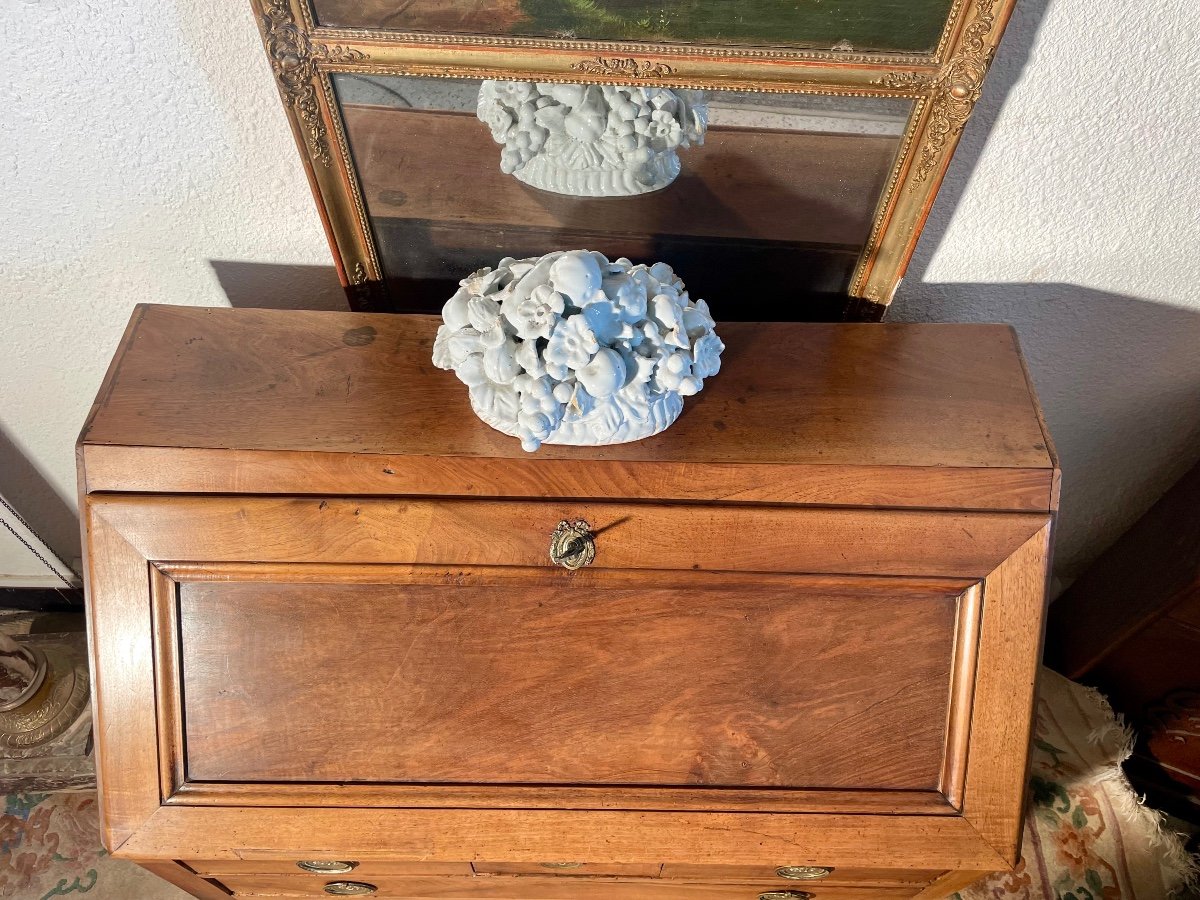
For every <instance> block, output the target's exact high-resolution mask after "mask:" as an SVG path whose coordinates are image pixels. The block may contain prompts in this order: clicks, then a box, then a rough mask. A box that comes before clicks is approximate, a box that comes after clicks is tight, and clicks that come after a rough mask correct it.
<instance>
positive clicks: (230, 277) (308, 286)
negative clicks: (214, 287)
mask: <svg viewBox="0 0 1200 900" xmlns="http://www.w3.org/2000/svg"><path fill="white" fill-rule="evenodd" d="M209 265H211V266H212V268H213V272H214V273H216V276H217V281H218V282H220V284H221V290H223V291H224V292H225V296H226V297H228V298H229V305H230V306H233V307H234V308H236V309H318V310H335V311H338V312H346V311H348V310H349V309H350V305H349V304H348V303H347V302H346V293H345V291H343V290H342V285H341V283H340V282H339V281H338V277H337V270H336V269H334V267H333V266H290V265H279V264H275V263H253V262H239V261H237V260H228V259H211V260H209Z"/></svg>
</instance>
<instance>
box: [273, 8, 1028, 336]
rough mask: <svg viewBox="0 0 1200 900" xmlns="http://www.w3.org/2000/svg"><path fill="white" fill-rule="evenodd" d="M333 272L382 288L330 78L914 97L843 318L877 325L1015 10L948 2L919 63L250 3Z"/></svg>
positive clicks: (363, 290) (907, 57) (912, 58)
mask: <svg viewBox="0 0 1200 900" xmlns="http://www.w3.org/2000/svg"><path fill="white" fill-rule="evenodd" d="M251 4H252V7H253V9H254V13H255V16H256V18H257V20H258V24H259V29H260V31H261V33H262V38H263V44H264V46H265V47H266V50H267V55H268V57H269V59H270V63H271V68H272V71H273V72H274V74H275V79H276V84H277V86H278V88H279V93H280V97H281V98H282V100H283V104H284V107H285V109H286V111H287V115H288V119H289V121H290V123H291V127H292V131H293V133H294V135H295V138H296V143H297V145H298V147H299V149H300V152H301V156H302V157H303V161H304V166H305V170H306V172H307V175H308V179H309V182H310V184H311V186H312V189H313V193H314V196H315V198H316V200H317V206H318V209H319V212H320V215H321V219H322V222H323V224H324V226H325V231H326V235H327V237H328V239H329V243H330V247H331V249H332V250H333V255H334V259H335V263H336V266H337V270H338V275H339V277H340V278H341V280H342V284H343V285H344V286H345V287H346V289H347V291H349V292H351V294H352V295H354V294H357V295H358V297H359V298H360V299H361V300H362V301H364V302H363V303H362V305H363V306H364V307H366V306H369V303H368V302H366V301H367V300H368V298H369V297H370V296H371V293H372V290H373V288H374V287H375V286H377V285H378V284H379V282H380V281H381V280H382V277H383V276H382V271H381V267H380V264H379V258H378V255H377V253H376V250H375V245H374V240H373V237H372V234H371V229H370V225H369V223H368V220H367V213H366V207H365V205H364V203H363V198H362V195H361V191H360V189H359V184H358V179H357V176H356V173H355V171H354V166H353V162H352V161H351V158H350V150H349V145H348V143H347V140H346V132H345V126H344V124H343V122H342V117H341V115H340V113H339V111H338V107H337V104H336V102H335V99H334V93H333V85H332V80H331V76H332V75H333V74H334V73H338V72H349V73H360V74H381V75H382V74H387V75H421V76H427V77H441V78H520V79H535V80H539V81H564V82H570V81H574V82H605V81H610V82H613V81H615V82H622V83H628V82H631V81H633V82H637V81H646V82H652V83H654V84H659V85H662V86H664V87H681V88H697V89H715V88H725V89H753V90H761V91H772V92H784V93H809V94H830V95H838V96H857V97H896V98H903V99H910V100H912V101H913V107H912V112H911V114H910V115H909V119H908V122H907V125H906V127H905V129H904V133H903V136H902V139H901V144H900V149H899V152H898V153H897V155H896V160H895V163H894V164H893V167H892V171H891V174H890V176H889V178H888V180H887V182H886V185H885V187H884V190H883V193H882V195H881V196H880V198H879V202H878V205H877V207H876V211H875V217H874V222H873V225H872V228H871V233H870V236H869V238H868V240H867V243H866V246H865V247H864V249H863V252H862V254H861V255H860V257H859V260H858V263H857V265H856V266H855V269H854V273H853V275H852V278H851V282H850V287H849V292H848V293H849V296H848V298H847V307H846V310H847V315H848V316H851V317H853V318H865V319H880V318H882V317H883V314H884V313H885V312H886V310H887V306H888V304H889V303H891V300H892V296H893V294H894V293H895V290H896V288H897V286H898V285H899V284H900V280H901V278H902V277H903V276H904V272H905V269H906V268H907V266H908V262H909V260H910V258H911V257H912V253H913V249H914V248H915V246H916V242H917V239H918V238H919V236H920V233H921V229H922V227H923V226H924V224H925V220H926V218H927V217H928V215H929V210H930V208H931V207H932V205H933V200H934V197H935V196H936V194H937V191H938V188H939V187H940V186H941V182H942V179H943V177H944V176H945V173H946V169H947V167H948V166H949V163H950V159H951V157H952V156H953V153H954V150H955V147H956V146H957V144H958V140H959V137H960V136H961V134H962V130H963V128H964V127H965V125H966V122H967V120H968V119H969V118H970V116H971V113H972V111H973V110H974V107H975V103H976V102H977V101H978V99H979V96H980V93H981V91H982V87H983V81H984V77H985V76H986V74H987V70H988V67H989V66H990V64H991V61H992V56H993V54H994V52H995V49H996V46H997V45H998V43H999V41H1000V38H1001V36H1002V34H1003V32H1004V28H1005V26H1006V25H1007V23H1008V19H1009V17H1010V16H1011V14H1012V9H1013V6H1014V4H1015V0H955V2H954V3H953V5H952V7H951V10H950V14H949V16H948V18H947V22H946V26H945V28H944V29H943V31H942V34H941V37H940V39H939V41H938V43H937V46H936V47H935V49H934V51H933V52H932V53H931V54H928V55H912V54H895V53H862V52H854V51H840V50H829V51H810V50H790V49H786V50H785V49H779V50H775V49H757V48H746V47H710V46H692V45H680V44H672V45H666V44H663V45H659V44H640V43H638V44H628V43H617V42H595V41H590V42H589V41H575V40H559V39H529V38H507V37H482V36H478V37H477V36H469V35H468V36H459V35H432V34H416V33H403V32H382V31H370V30H363V29H347V28H329V27H325V26H321V25H318V24H317V23H316V21H315V18H314V14H313V11H312V8H311V6H310V2H309V0H251Z"/></svg>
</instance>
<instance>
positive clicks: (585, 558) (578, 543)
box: [550, 519, 596, 570]
mask: <svg viewBox="0 0 1200 900" xmlns="http://www.w3.org/2000/svg"><path fill="white" fill-rule="evenodd" d="M595 558H596V539H595V538H594V537H593V536H592V526H591V525H589V524H588V523H587V522H585V521H583V519H577V520H576V521H574V522H568V521H566V520H565V519H564V520H563V521H561V522H559V523H558V527H557V528H555V529H554V533H553V534H551V535H550V559H551V561H552V562H553V563H554V564H555V565H556V566H562V567H563V568H564V569H572V570H574V569H582V568H583V567H584V566H586V565H590V564H591V562H592V560H594V559H595Z"/></svg>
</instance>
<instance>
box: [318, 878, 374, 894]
mask: <svg viewBox="0 0 1200 900" xmlns="http://www.w3.org/2000/svg"><path fill="white" fill-rule="evenodd" d="M377 890H379V888H377V887H375V885H373V884H367V883H366V882H365V881H331V882H329V884H327V885H325V893H327V894H333V896H335V897H365V896H366V895H367V894H373V893H375V892H376V891H377Z"/></svg>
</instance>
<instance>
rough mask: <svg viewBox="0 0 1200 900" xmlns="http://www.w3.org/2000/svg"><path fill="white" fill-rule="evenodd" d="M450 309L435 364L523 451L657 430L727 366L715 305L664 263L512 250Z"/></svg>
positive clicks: (469, 281)
mask: <svg viewBox="0 0 1200 900" xmlns="http://www.w3.org/2000/svg"><path fill="white" fill-rule="evenodd" d="M460 283H461V285H462V287H461V288H460V289H459V290H458V292H457V293H456V294H455V295H454V296H453V297H451V298H450V300H449V301H447V303H446V305H445V307H444V308H443V309H442V318H443V319H444V320H445V324H443V325H442V327H441V328H439V329H438V333H437V339H436V341H435V342H434V345H433V363H434V365H436V366H437V367H438V368H441V369H453V370H454V373H455V374H456V375H457V376H458V377H459V379H460V380H461V381H462V382H463V383H464V384H466V385H467V386H468V387H469V388H470V395H471V406H472V408H473V409H474V410H475V413H476V414H477V415H478V416H479V418H481V419H483V421H485V422H486V423H487V424H489V425H491V426H492V427H493V428H495V429H497V430H499V431H503V432H504V433H505V434H511V435H513V436H514V437H519V438H520V439H521V446H522V447H524V448H525V449H526V450H530V451H532V450H536V449H537V448H538V447H539V446H541V445H542V443H543V442H545V443H548V444H579V445H594V444H621V443H624V442H626V441H636V440H638V439H639V438H644V437H649V436H650V435H652V434H658V432H660V431H662V430H663V429H664V428H666V427H667V426H668V425H670V424H671V423H672V422H674V421H675V419H676V418H677V417H678V416H679V413H680V412H681V411H682V410H683V398H684V397H688V396H691V395H692V394H695V393H696V392H697V391H699V390H700V388H701V387H703V386H704V379H705V378H708V377H709V376H710V375H715V374H716V373H717V371H718V370H719V369H720V368H721V351H722V350H724V349H725V345H724V344H722V343H721V339H720V338H718V337H717V335H716V332H715V331H714V330H713V326H714V323H713V320H712V317H711V316H710V315H709V313H708V305H707V304H706V303H705V302H704V301H703V300H695V301H693V300H691V299H689V297H688V294H687V291H685V290H684V289H683V282H682V281H680V280H679V278H677V277H676V275H675V273H674V272H673V271H671V267H670V266H668V265H667V264H666V263H661V262H660V263H655V264H654V265H653V266H650V267H646V266H644V265H637V266H635V265H633V264H632V263H631V262H630V261H629V260H627V259H618V260H617V261H616V262H609V261H608V258H607V257H605V256H604V255H602V254H600V253H592V252H589V251H587V250H571V251H567V252H562V251H559V252H556V253H549V254H547V255H546V256H543V257H541V258H540V259H537V258H534V259H512V258H511V257H506V258H505V259H503V260H501V261H500V265H499V266H498V267H497V268H496V269H495V270H492V269H480V270H479V271H478V272H476V273H475V274H473V275H471V276H470V277H468V278H465V279H463V280H462V282H460Z"/></svg>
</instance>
